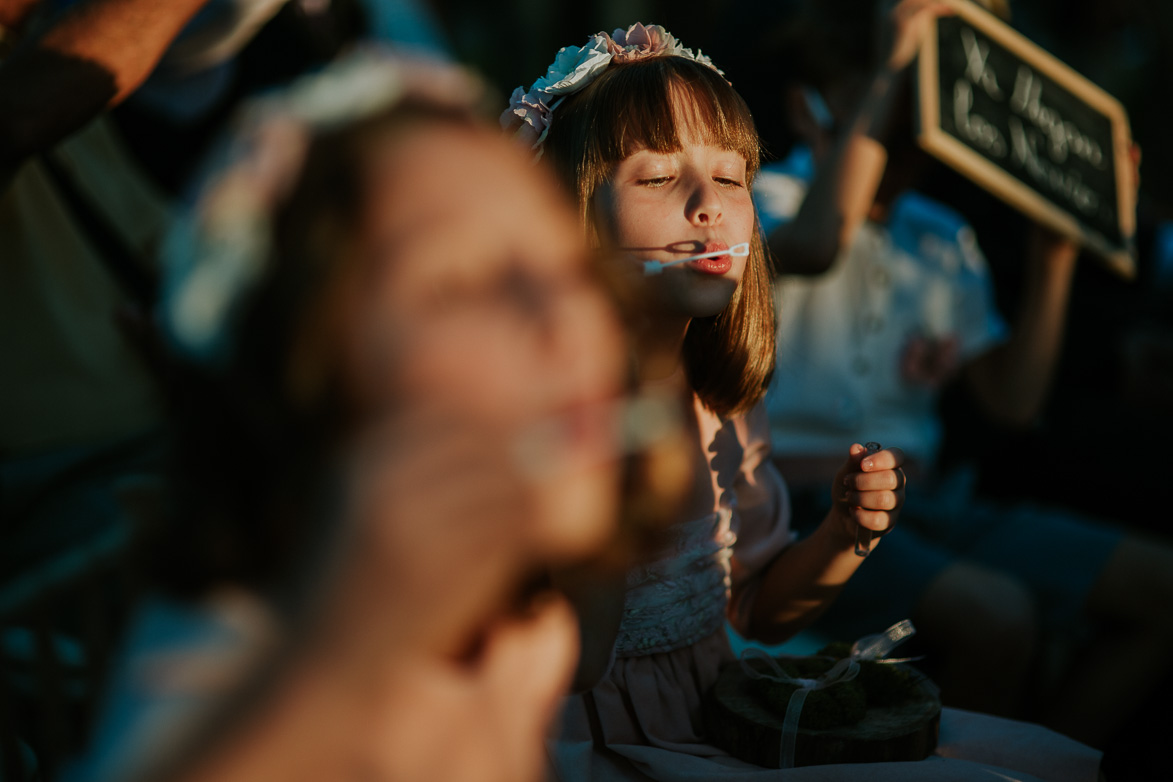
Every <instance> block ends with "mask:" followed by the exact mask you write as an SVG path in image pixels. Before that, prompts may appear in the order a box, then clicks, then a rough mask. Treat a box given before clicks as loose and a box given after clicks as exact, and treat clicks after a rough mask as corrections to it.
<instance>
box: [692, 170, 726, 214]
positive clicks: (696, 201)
mask: <svg viewBox="0 0 1173 782" xmlns="http://www.w3.org/2000/svg"><path fill="white" fill-rule="evenodd" d="M685 211H686V216H687V217H688V221H689V222H690V223H692V224H693V225H715V224H717V223H719V222H721V216H722V215H721V192H720V191H719V190H718V188H717V185H716V183H715V182H713V181H712V180H711V179H709V178H708V177H698V178H697V180H696V183H695V184H694V185H693V187H692V190H691V192H690V193H689V198H688V203H687V204H686V205H685Z"/></svg>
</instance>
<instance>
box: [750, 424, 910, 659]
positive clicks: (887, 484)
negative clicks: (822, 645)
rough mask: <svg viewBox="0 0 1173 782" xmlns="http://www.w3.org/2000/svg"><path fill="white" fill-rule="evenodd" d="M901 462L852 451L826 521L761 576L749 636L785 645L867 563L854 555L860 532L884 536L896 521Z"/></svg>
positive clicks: (894, 456) (885, 454) (893, 456)
mask: <svg viewBox="0 0 1173 782" xmlns="http://www.w3.org/2000/svg"><path fill="white" fill-rule="evenodd" d="M903 463H904V454H903V453H902V452H901V451H900V449H899V448H889V449H885V450H883V451H879V452H877V453H874V454H871V455H868V454H867V452H866V451H865V450H864V447H863V446H862V445H859V444H855V445H853V446H852V447H851V450H850V455H849V456H848V460H847V463H846V464H844V466H843V467H842V468H841V469H840V470H839V472H838V473H837V474H836V476H835V479H834V482H833V486H832V489H831V490H832V492H833V496H834V497H835V501H834V503H833V506H832V508H831V511H830V512H829V513H828V514H827V517H826V518H825V519H824V520H823V522H822V523H821V524H820V525H819V526H818V527H817V528H816V529H815V531H814V532H813V533H811V534H810V535H809V536H807V537H806V538H803V539H802V540H800V541H798V542H797V543H794V544H793V545H791V546H788V547H787V548H786V549H785V550H783V551H782V553H781V554H779V555H778V557H777V558H776V559H774V560H773V561H772V562H771V563H770V564H769V565H768V566H767V568H766V570H765V572H764V573H763V574H762V577H761V583H760V584H759V586H758V592H757V595H756V596H755V598H754V602H753V606H752V608H751V610H750V621H749V627H748V628H745V630H746V633H747V634H748V636H749V637H751V638H756V639H758V640H760V641H763V642H765V643H781V642H782V641H785V640H786V639H787V638H790V637H791V636H793V635H794V634H795V633H798V632H799V631H801V630H802V629H804V628H806V627H807V626H808V625H810V623H811V622H813V621H814V620H815V619H817V618H818V616H819V615H820V614H822V613H823V611H825V610H826V609H827V607H828V606H829V605H830V604H831V602H832V601H833V600H834V599H835V597H836V596H838V594H839V592H840V591H841V590H842V589H843V586H844V585H845V584H846V583H847V580H848V579H849V578H851V576H852V574H854V573H855V571H856V569H857V568H859V566H860V564H861V563H862V562H863V561H864V560H863V559H862V558H861V557H859V556H857V555H856V553H855V535H856V530H857V528H858V527H860V526H862V527H866V528H867V529H870V530H872V531H873V532H878V533H883V532H884V531H886V530H888V529H890V528H891V526H892V525H893V524H894V523H895V520H896V516H897V515H898V514H899V511H900V507H901V505H902V504H903V503H904V474H903V471H902V470H901V469H900V466H901V465H902V464H903ZM873 545H879V541H875V542H874V544H873Z"/></svg>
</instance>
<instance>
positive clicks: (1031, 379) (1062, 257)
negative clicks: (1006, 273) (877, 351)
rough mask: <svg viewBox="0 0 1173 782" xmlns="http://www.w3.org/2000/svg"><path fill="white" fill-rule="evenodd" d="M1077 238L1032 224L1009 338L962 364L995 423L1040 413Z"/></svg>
mask: <svg viewBox="0 0 1173 782" xmlns="http://www.w3.org/2000/svg"><path fill="white" fill-rule="evenodd" d="M1129 158H1130V162H1131V164H1132V170H1131V172H1130V179H1131V183H1132V188H1133V192H1134V193H1135V192H1136V190H1137V189H1139V187H1140V147H1138V146H1137V145H1135V144H1133V145H1132V148H1131V150H1130V153H1129ZM1079 252H1080V246H1079V244H1078V243H1077V242H1075V241H1073V240H1071V239H1069V238H1067V237H1065V236H1063V235H1061V234H1059V233H1057V232H1055V231H1052V230H1051V229H1049V228H1046V227H1045V226H1043V225H1041V224H1035V226H1034V228H1033V230H1032V231H1031V235H1030V239H1029V245H1028V248H1027V268H1026V278H1025V284H1024V288H1023V293H1022V300H1021V301H1020V303H1019V308H1018V316H1017V319H1016V320H1015V323H1014V327H1013V330H1012V332H1011V335H1010V339H1009V340H1008V341H1006V342H1004V343H1002V344H1001V345H999V346H998V347H996V348H994V349H992V350H990V351H988V352H986V353H984V354H982V355H981V356H978V357H977V358H975V359H974V360H973V361H971V362H970V363H969V364H968V365H967V366H966V367H965V368H964V375H965V380H966V382H967V384H968V385H969V388H970V391H971V392H972V393H973V395H974V398H975V399H976V401H977V402H978V404H979V405H980V406H981V408H982V410H983V412H985V413H986V415H988V416H989V417H990V418H991V419H992V420H994V421H997V422H998V423H1002V424H1008V425H1011V426H1025V425H1027V424H1029V423H1031V421H1033V420H1034V418H1035V417H1036V416H1037V415H1038V413H1039V411H1040V409H1041V408H1042V406H1043V402H1044V400H1045V399H1046V395H1047V391H1048V390H1049V388H1050V385H1051V380H1052V378H1053V376H1054V372H1055V365H1056V363H1057V361H1058V358H1059V352H1060V349H1061V347H1062V343H1063V332H1064V322H1065V320H1066V316H1067V305H1068V299H1069V295H1070V292H1071V280H1072V275H1073V274H1074V272H1075V262H1076V259H1077V258H1078V257H1079Z"/></svg>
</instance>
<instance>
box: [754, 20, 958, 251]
mask: <svg viewBox="0 0 1173 782" xmlns="http://www.w3.org/2000/svg"><path fill="white" fill-rule="evenodd" d="M948 12H949V10H948V8H947V7H946V6H943V5H942V4H941V3H939V2H936V1H935V0H902V2H899V3H896V4H895V6H894V7H893V8H891V9H890V11H889V12H888V16H887V25H888V28H887V29H888V35H889V37H890V42H889V44H888V45H886V46H884V47H883V48H882V49H881V51H882V52H883V60H882V62H881V63H880V64H879V66H878V67H877V68H876V70H875V71H874V72H873V74H872V76H871V78H870V79H869V81H868V84H867V87H866V89H865V91H864V93H863V95H862V97H861V98H860V99H859V103H858V104H857V106H856V107H855V108H854V109H853V110H852V111H851V112H850V113H849V114H848V117H849V119H848V121H847V123H846V126H845V127H844V128H843V130H842V132H841V133H840V134H839V137H838V138H837V139H836V140H835V142H834V146H833V147H832V148H831V149H830V151H829V152H828V153H827V156H826V158H825V159H823V160H821V161H820V165H819V171H818V174H817V175H816V176H815V178H814V181H813V182H812V183H811V188H810V191H809V192H808V193H807V196H806V198H805V200H804V201H803V203H802V206H801V208H800V209H799V211H798V214H797V215H795V217H794V219H793V220H791V221H790V222H788V223H786V224H784V225H782V226H779V227H778V228H777V229H776V230H775V231H774V232H773V233H772V234H770V236H769V243H770V251H771V253H772V254H773V256H774V257H775V258H777V259H778V265H779V271H780V272H781V273H783V274H822V273H823V272H825V271H827V270H828V269H829V268H831V264H832V263H834V261H835V258H836V257H837V256H838V255H839V251H840V249H841V248H842V247H843V246H844V245H847V244H849V243H850V242H851V240H852V238H853V237H854V236H855V232H856V231H857V230H858V229H859V226H860V225H861V224H862V223H863V221H864V219H865V218H866V217H867V215H868V212H869V210H870V209H871V207H872V204H873V202H874V201H875V197H876V190H877V189H878V188H879V186H880V180H881V179H882V178H883V175H884V169H885V167H886V166H887V164H888V149H887V146H886V145H887V143H888V140H889V135H890V134H889V125H890V122H891V119H892V111H893V107H894V106H895V105H897V104H898V102H899V101H898V99H899V97H900V92H901V90H902V89H905V88H906V87H907V82H908V79H907V74H906V71H907V68H908V65H909V63H911V62H912V60H913V58H914V57H915V56H916V53H917V51H918V49H919V46H920V40H921V38H922V37H923V35H924V33H925V32H926V31H927V29H928V26H929V25H930V24H931V23H932V22H933V21H934V20H935V19H936V18H937V17H938V16H941V15H942V14H945V13H948Z"/></svg>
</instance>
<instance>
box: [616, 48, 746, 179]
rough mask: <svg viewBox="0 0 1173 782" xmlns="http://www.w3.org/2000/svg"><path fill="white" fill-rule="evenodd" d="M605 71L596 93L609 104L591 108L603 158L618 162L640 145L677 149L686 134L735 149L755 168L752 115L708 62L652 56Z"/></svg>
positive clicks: (703, 141) (671, 150)
mask: <svg viewBox="0 0 1173 782" xmlns="http://www.w3.org/2000/svg"><path fill="white" fill-rule="evenodd" d="M607 75H608V76H609V77H610V78H609V79H607V82H608V84H607V85H606V89H605V90H602V91H601V93H600V94H599V95H598V97H599V98H600V103H602V104H610V105H601V106H599V108H600V109H601V110H600V111H598V112H596V117H598V120H599V122H598V125H597V126H596V133H597V134H598V135H597V136H596V139H597V143H598V151H599V153H600V155H601V157H602V158H603V159H604V160H605V161H607V162H618V161H620V160H623V159H624V158H626V157H627V156H628V155H630V154H632V153H633V152H635V151H636V150H639V149H650V150H653V151H655V152H676V151H678V150H680V149H681V148H682V147H683V143H684V141H685V140H687V141H698V142H700V143H702V144H710V145H712V146H716V147H721V148H723V149H729V150H732V151H734V152H737V153H738V154H739V155H741V156H742V157H743V158H745V161H746V164H747V170H748V172H749V175H750V176H751V177H752V176H753V175H754V174H755V173H756V172H757V168H758V156H759V150H760V147H759V143H758V135H757V129H756V128H755V126H754V122H753V117H752V115H751V114H750V112H749V108H748V107H747V106H746V105H745V101H743V100H742V99H741V96H739V95H738V94H737V93H736V92H735V91H734V90H733V88H732V87H730V86H729V83H728V82H726V81H725V79H724V78H723V77H722V76H721V75H720V74H718V73H717V72H716V71H714V70H713V69H712V68H709V67H708V66H706V65H702V64H700V63H697V62H694V61H692V60H688V59H685V58H683V57H657V58H654V59H650V60H646V61H643V62H635V63H631V64H628V65H621V66H618V67H615V68H614V69H613V71H612V72H611V73H609V74H607ZM600 81H601V80H600ZM600 86H602V85H600Z"/></svg>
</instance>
